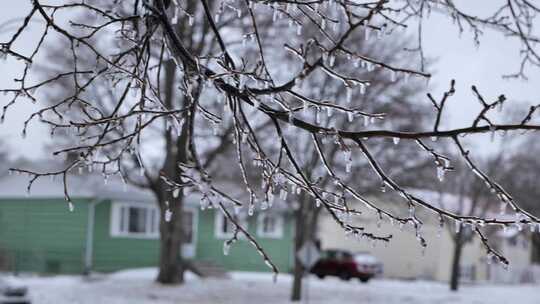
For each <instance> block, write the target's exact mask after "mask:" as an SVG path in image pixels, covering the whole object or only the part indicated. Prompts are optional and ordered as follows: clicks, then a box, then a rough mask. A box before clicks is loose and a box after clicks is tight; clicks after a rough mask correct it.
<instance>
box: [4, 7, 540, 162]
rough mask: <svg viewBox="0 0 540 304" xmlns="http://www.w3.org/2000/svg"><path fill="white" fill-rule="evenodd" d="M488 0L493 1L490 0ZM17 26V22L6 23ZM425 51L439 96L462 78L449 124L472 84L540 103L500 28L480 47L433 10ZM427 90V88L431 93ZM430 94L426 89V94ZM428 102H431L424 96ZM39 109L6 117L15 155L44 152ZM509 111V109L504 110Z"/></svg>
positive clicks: (534, 81)
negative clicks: (512, 76) (516, 76)
mask: <svg viewBox="0 0 540 304" xmlns="http://www.w3.org/2000/svg"><path fill="white" fill-rule="evenodd" d="M456 2H457V4H458V5H461V3H463V4H465V5H466V7H467V9H468V10H470V12H472V13H478V14H481V13H482V10H483V9H485V6H486V5H492V4H493V3H495V2H499V1H498V0H493V1H491V0H490V1H487V0H485V1H465V0H460V1H456ZM487 3H489V4H487ZM29 7H30V1H11V2H10V4H9V5H3V6H2V10H0V24H2V23H4V22H6V21H8V20H11V19H13V18H16V17H21V16H23V15H24V14H25V13H26V12H27V11H28V9H29ZM7 28H10V29H13V27H9V26H8V27H7ZM424 29H425V31H424V38H423V40H424V50H425V53H426V55H427V57H430V58H436V59H437V60H436V62H435V64H433V65H432V66H431V69H432V71H433V72H434V77H433V79H432V81H430V83H429V85H428V86H427V87H426V89H425V90H426V92H428V91H430V92H432V93H433V94H434V95H435V96H440V95H441V94H442V92H443V91H444V90H445V89H446V88H447V87H448V85H449V82H450V80H451V79H456V80H457V93H456V95H455V97H454V98H453V99H452V100H451V102H449V104H448V108H447V112H446V116H445V118H444V121H443V126H445V127H459V126H463V125H465V124H468V125H470V123H471V121H472V119H473V118H474V113H477V111H478V109H479V105H478V102H477V101H476V100H475V98H474V97H473V96H472V93H471V91H470V86H471V85H473V84H474V85H476V86H477V87H478V88H479V90H480V91H481V92H483V93H484V95H485V97H486V98H487V99H488V100H492V99H494V98H496V97H497V96H498V95H500V94H505V95H506V96H507V97H508V98H509V99H510V100H511V101H512V100H517V101H522V102H525V103H531V104H537V103H540V89H539V85H538V83H539V82H538V81H539V80H540V71H539V70H538V69H535V68H530V69H529V72H528V76H529V81H528V82H524V81H520V80H510V81H508V80H503V79H502V78H501V75H503V74H505V73H511V72H515V71H516V69H517V68H518V65H519V63H520V58H519V53H518V51H519V44H518V43H517V42H516V41H515V40H511V39H507V38H504V37H502V36H501V35H500V34H498V33H492V32H489V31H487V32H486V34H485V35H484V36H482V37H481V45H480V47H479V48H477V47H476V46H475V45H474V43H473V40H472V36H471V34H470V33H469V32H465V33H463V35H461V37H460V36H459V35H458V30H457V28H456V27H455V26H454V25H453V24H452V22H451V20H449V19H448V18H443V17H441V16H440V15H432V17H431V18H430V19H428V20H427V21H426V22H425V24H424ZM9 33H11V31H9V30H8V31H6V29H2V30H1V31H0V39H1V40H2V41H5V40H6V39H7V37H9V35H8V34H9ZM37 35H39V27H38V26H35V27H34V30H33V31H32V32H31V33H30V34H29V35H26V36H24V37H23V38H24V39H22V41H21V43H18V44H17V45H16V48H17V49H18V50H24V49H28V47H30V46H31V45H32V43H33V42H35V40H36V36H37ZM0 67H1V71H2V72H1V73H0V87H2V88H4V87H6V86H11V84H12V83H13V82H12V79H13V78H14V77H15V76H17V75H18V74H17V72H19V71H20V70H21V66H20V64H19V63H17V62H16V61H15V60H7V61H5V62H2V63H0ZM426 92H423V93H426ZM424 95H425V94H423V96H424ZM7 102H8V100H7V98H6V97H5V96H0V106H4V105H5V104H6V103H7ZM425 102H429V101H428V100H427V99H425ZM37 108H38V105H33V104H31V103H30V102H29V101H27V102H23V101H22V100H20V101H19V103H18V104H17V105H16V106H15V107H12V108H11V109H10V110H9V114H8V115H7V118H6V121H5V123H4V124H3V125H0V138H1V139H2V141H4V142H5V143H7V145H8V146H9V147H10V148H11V151H12V152H13V153H12V156H14V157H17V156H25V157H30V158H37V157H42V156H43V155H44V154H43V152H42V151H43V146H44V144H46V143H47V142H48V141H50V137H49V135H48V130H47V129H45V128H44V127H43V126H40V125H39V124H35V125H33V126H32V127H30V128H29V132H28V136H27V138H26V139H22V138H21V135H20V134H21V130H22V124H23V121H24V120H25V119H26V118H27V117H28V115H29V114H31V113H32V112H33V111H35V110H36V109H37ZM502 115H504V112H503V114H502ZM476 146H477V148H480V150H481V151H489V150H490V149H492V148H491V147H490V146H489V140H478V141H477V142H476Z"/></svg>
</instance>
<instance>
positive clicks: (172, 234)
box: [153, 61, 188, 284]
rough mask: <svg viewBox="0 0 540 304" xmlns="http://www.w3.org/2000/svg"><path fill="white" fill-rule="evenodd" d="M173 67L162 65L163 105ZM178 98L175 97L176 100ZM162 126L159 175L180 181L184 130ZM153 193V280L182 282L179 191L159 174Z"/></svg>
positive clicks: (169, 99)
mask: <svg viewBox="0 0 540 304" xmlns="http://www.w3.org/2000/svg"><path fill="white" fill-rule="evenodd" d="M175 70H176V66H175V65H174V63H173V62H172V61H169V62H167V63H166V64H165V78H164V93H165V105H166V107H167V108H170V109H172V108H175V104H174V102H175V94H174V83H175ZM178 100H179V99H178V98H177V99H176V101H178ZM164 127H165V131H164V132H165V133H164V135H165V140H166V144H165V153H166V155H165V161H164V163H163V167H162V169H161V172H160V173H161V174H164V175H165V176H167V177H168V178H171V179H173V180H174V181H176V182H181V181H180V178H179V176H180V175H181V169H180V168H179V166H178V165H177V164H178V163H179V162H182V163H185V161H186V154H187V148H186V147H187V140H188V139H187V130H186V127H184V128H183V129H182V133H181V134H173V132H171V130H169V129H167V127H166V125H165V126H164ZM153 190H154V192H155V194H156V197H157V200H158V203H159V208H160V212H161V217H160V223H159V232H160V253H159V274H158V277H157V279H156V280H157V281H158V282H159V283H162V284H180V283H183V282H184V268H185V265H184V262H183V259H182V254H181V248H182V243H183V238H184V229H183V198H184V196H183V193H182V191H180V193H179V195H178V197H176V198H175V197H173V195H172V192H171V189H170V188H169V186H168V185H167V184H165V183H164V182H163V181H162V180H161V179H160V178H159V177H158V179H157V181H156V184H155V187H154V189H153ZM167 210H169V211H170V212H172V216H171V218H170V220H169V221H166V216H165V214H166V212H167Z"/></svg>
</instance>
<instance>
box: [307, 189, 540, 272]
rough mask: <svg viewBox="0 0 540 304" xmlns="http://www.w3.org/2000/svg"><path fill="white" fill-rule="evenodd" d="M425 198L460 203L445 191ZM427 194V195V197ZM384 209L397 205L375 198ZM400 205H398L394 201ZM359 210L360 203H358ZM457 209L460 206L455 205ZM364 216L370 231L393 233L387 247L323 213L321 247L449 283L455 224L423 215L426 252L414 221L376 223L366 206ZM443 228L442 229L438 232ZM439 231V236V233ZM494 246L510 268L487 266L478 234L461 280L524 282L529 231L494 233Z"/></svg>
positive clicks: (466, 253)
mask: <svg viewBox="0 0 540 304" xmlns="http://www.w3.org/2000/svg"><path fill="white" fill-rule="evenodd" d="M421 195H422V197H424V198H426V199H428V200H429V201H430V202H434V203H435V204H437V203H438V202H439V203H440V202H441V199H443V200H444V202H445V204H447V205H445V208H450V210H452V209H453V208H452V207H451V206H449V205H453V206H455V205H456V204H460V202H458V201H457V200H458V198H457V197H456V196H453V195H450V194H445V195H444V197H443V198H441V197H439V194H438V193H436V192H430V191H422V193H421ZM426 195H427V197H426ZM375 201H378V202H379V203H380V204H381V206H384V208H392V207H393V206H392V204H391V203H385V202H381V199H375ZM394 207H395V205H394ZM355 208H356V206H355ZM454 208H455V207H454ZM362 211H363V212H364V214H363V215H361V216H358V217H356V221H357V222H356V223H357V224H358V225H359V226H362V227H365V228H366V231H369V232H372V233H374V234H378V235H388V234H391V235H392V239H391V241H390V242H389V243H388V244H386V245H384V244H382V243H377V244H375V245H374V246H373V244H372V243H371V242H368V241H366V240H358V241H357V240H354V239H351V238H350V237H347V236H346V235H344V234H343V231H342V228H341V227H339V226H338V225H337V224H336V223H335V222H334V220H333V219H332V218H330V217H329V216H323V217H322V218H321V220H320V223H319V230H318V236H319V238H320V241H321V246H322V248H332V249H334V248H338V249H348V250H351V251H353V252H370V253H372V254H373V255H374V256H376V257H377V258H378V259H379V260H380V261H381V262H382V263H383V265H384V276H385V277H388V278H399V279H428V280H437V281H448V280H449V279H450V273H451V262H452V254H453V248H454V244H453V242H452V239H451V235H450V234H451V233H455V232H454V231H455V228H454V225H451V226H450V227H447V226H445V227H444V229H442V230H441V229H440V228H439V222H438V217H437V216H433V214H432V213H430V214H425V213H424V214H420V213H421V211H419V212H420V213H419V214H420V215H419V216H421V218H422V220H423V222H424V225H423V227H422V229H421V230H422V236H423V237H424V238H425V239H426V241H427V243H428V246H427V248H426V249H425V251H423V250H422V247H421V246H420V244H419V242H418V240H417V239H416V235H415V233H414V229H413V228H412V226H411V225H405V226H404V227H402V231H401V230H400V228H399V225H397V224H396V225H392V224H391V223H390V222H389V221H388V220H385V221H382V222H381V223H377V220H376V219H377V216H375V215H374V213H373V211H369V210H368V209H362ZM379 226H380V227H379ZM439 231H440V232H439ZM439 235H440V236H439ZM490 242H492V245H493V246H494V247H495V248H497V249H498V250H500V251H501V252H502V253H503V254H504V255H505V256H506V257H507V258H508V259H509V260H510V270H509V271H506V270H504V269H503V268H502V267H501V266H500V265H496V264H488V263H487V261H486V250H485V248H484V246H483V245H482V244H481V242H480V240H479V239H478V238H477V237H474V239H473V241H471V242H469V243H467V244H466V245H465V247H464V248H463V253H462V258H461V265H460V272H461V280H462V281H465V282H475V281H493V282H521V281H523V280H524V279H523V277H525V276H526V272H527V269H528V268H529V267H530V250H531V249H530V245H529V242H528V235H527V233H526V232H525V233H518V231H517V229H508V230H507V232H506V233H503V232H502V230H501V231H500V232H499V233H494V234H493V235H491V236H490Z"/></svg>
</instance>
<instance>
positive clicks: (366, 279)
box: [358, 278, 369, 284]
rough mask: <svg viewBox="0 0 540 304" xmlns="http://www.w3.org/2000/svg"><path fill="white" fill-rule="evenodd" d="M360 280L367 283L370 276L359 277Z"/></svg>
mask: <svg viewBox="0 0 540 304" xmlns="http://www.w3.org/2000/svg"><path fill="white" fill-rule="evenodd" d="M358 279H359V280H360V282H362V283H364V284H365V283H367V282H368V281H369V278H358Z"/></svg>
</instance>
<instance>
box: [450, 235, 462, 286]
mask: <svg viewBox="0 0 540 304" xmlns="http://www.w3.org/2000/svg"><path fill="white" fill-rule="evenodd" d="M462 234H463V232H462V231H460V232H459V233H458V234H456V238H455V239H454V255H453V257H452V272H451V274H450V290H452V291H457V290H458V288H459V276H460V269H459V265H460V261H461V253H462V252H463V244H464V242H463V240H462Z"/></svg>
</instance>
